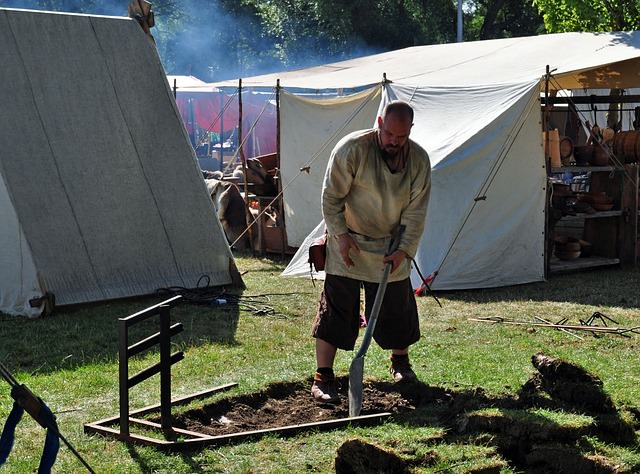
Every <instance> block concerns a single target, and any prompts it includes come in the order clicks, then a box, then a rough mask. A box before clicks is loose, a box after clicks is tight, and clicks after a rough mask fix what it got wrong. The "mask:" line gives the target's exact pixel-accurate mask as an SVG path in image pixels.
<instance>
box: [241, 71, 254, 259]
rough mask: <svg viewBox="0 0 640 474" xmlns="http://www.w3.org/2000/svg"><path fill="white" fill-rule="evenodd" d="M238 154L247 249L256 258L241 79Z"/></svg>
mask: <svg viewBox="0 0 640 474" xmlns="http://www.w3.org/2000/svg"><path fill="white" fill-rule="evenodd" d="M238 147H239V148H238V153H239V154H240V161H241V162H242V174H243V175H244V179H243V181H244V208H245V209H246V213H247V225H248V226H249V247H250V248H251V254H252V255H253V256H254V257H255V256H256V249H255V247H254V246H253V241H254V239H253V221H254V219H253V215H252V214H251V207H250V206H249V184H248V182H249V179H248V178H247V159H246V157H245V156H244V150H243V146H242V78H240V79H238Z"/></svg>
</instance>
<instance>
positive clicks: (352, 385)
mask: <svg viewBox="0 0 640 474" xmlns="http://www.w3.org/2000/svg"><path fill="white" fill-rule="evenodd" d="M403 231H404V226H399V227H398V228H397V229H396V232H395V233H394V235H393V238H392V239H391V242H390V243H389V249H388V251H387V255H389V254H391V253H393V252H394V251H395V250H396V249H397V248H398V245H400V237H401V236H402V232H403ZM390 273H391V262H388V263H386V264H385V266H384V271H383V272H382V279H381V280H380V284H379V285H378V291H377V292H376V297H375V300H374V301H373V306H372V308H371V314H370V315H369V321H368V322H367V329H366V330H365V332H364V336H363V337H362V343H361V344H360V349H358V352H357V354H356V356H355V357H354V358H353V361H351V367H349V416H350V417H353V416H358V415H360V410H362V379H363V376H364V356H365V354H366V353H367V349H368V348H369V344H370V343H371V338H372V337H373V331H374V329H375V327H376V322H377V321H378V313H379V312H380V307H381V306H382V299H383V298H384V293H385V291H386V289H387V281H388V279H389V274H390Z"/></svg>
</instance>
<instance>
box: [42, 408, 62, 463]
mask: <svg viewBox="0 0 640 474" xmlns="http://www.w3.org/2000/svg"><path fill="white" fill-rule="evenodd" d="M40 404H41V406H40V418H41V419H42V421H43V422H44V423H45V425H47V436H46V438H45V440H44V448H43V450H42V457H41V458H40V466H39V467H38V474H49V473H50V472H51V468H52V467H53V465H54V463H55V462H56V457H57V456H58V450H59V449H60V438H59V437H58V429H57V428H58V424H57V423H56V417H55V415H54V414H53V413H51V410H50V409H49V407H48V406H47V405H45V404H44V402H43V401H42V400H40Z"/></svg>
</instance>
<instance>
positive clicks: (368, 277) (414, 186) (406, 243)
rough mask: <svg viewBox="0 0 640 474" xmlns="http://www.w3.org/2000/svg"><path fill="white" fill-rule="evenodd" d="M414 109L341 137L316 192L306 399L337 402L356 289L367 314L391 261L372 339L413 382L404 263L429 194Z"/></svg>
mask: <svg viewBox="0 0 640 474" xmlns="http://www.w3.org/2000/svg"><path fill="white" fill-rule="evenodd" d="M412 126H413V109H412V108H411V106H410V105H409V104H408V103H406V102H403V101H392V102H390V103H388V104H387V105H386V107H385V108H384V110H383V112H382V115H381V116H379V117H378V127H377V128H373V129H369V130H361V131H357V132H354V133H351V134H349V135H347V136H345V137H344V138H343V139H342V140H340V142H338V144H337V145H336V147H335V148H334V149H333V151H332V153H331V158H330V160H329V163H328V165H327V170H326V173H325V177H324V183H323V190H322V213H323V216H324V221H325V224H326V228H327V234H328V239H327V259H326V266H325V273H326V277H325V281H324V287H323V291H322V294H321V296H320V301H319V305H318V313H317V315H316V318H315V321H314V323H313V328H312V335H313V337H315V338H316V364H317V369H316V373H315V375H314V382H313V385H312V387H311V394H312V396H313V397H314V399H315V400H317V401H319V402H322V403H338V402H339V397H338V391H337V385H336V383H335V376H334V373H333V363H334V359H335V355H336V351H337V349H343V350H353V348H354V346H355V342H356V339H357V337H358V331H359V327H360V318H359V316H360V288H361V287H363V288H364V294H365V314H370V311H371V308H372V306H373V302H374V298H375V295H376V291H377V288H378V283H379V282H380V276H381V274H382V268H383V267H384V266H385V264H386V263H391V273H390V276H389V283H388V284H387V287H386V292H385V295H384V299H383V300H382V304H381V306H380V312H379V316H378V320H377V324H376V326H375V330H374V332H373V339H374V340H375V341H376V342H377V343H378V345H379V346H380V347H382V348H383V349H388V350H390V351H391V374H392V376H393V379H394V380H395V381H396V382H407V381H415V380H416V374H415V373H414V372H413V370H412V368H411V364H410V363H409V346H410V345H411V344H413V343H415V342H417V341H418V340H419V338H420V327H419V322H418V310H417V305H416V301H415V294H414V292H413V289H412V286H411V281H410V278H409V275H410V271H411V258H412V257H413V256H414V255H415V252H416V250H417V248H418V244H419V241H420V237H421V235H422V231H423V229H424V223H425V219H426V216H427V206H428V203H429V196H430V191H431V164H430V161H429V155H428V154H427V152H426V151H425V150H424V149H423V148H422V147H421V146H420V145H418V144H417V143H416V142H414V141H412V140H410V139H409V134H410V132H411V127H412ZM399 226H403V227H404V232H403V234H402V237H401V239H400V243H399V246H398V248H397V250H395V251H393V252H392V253H390V254H389V255H385V251H386V250H387V248H388V247H389V241H390V239H391V236H392V235H393V234H394V231H396V230H397V228H398V227H399Z"/></svg>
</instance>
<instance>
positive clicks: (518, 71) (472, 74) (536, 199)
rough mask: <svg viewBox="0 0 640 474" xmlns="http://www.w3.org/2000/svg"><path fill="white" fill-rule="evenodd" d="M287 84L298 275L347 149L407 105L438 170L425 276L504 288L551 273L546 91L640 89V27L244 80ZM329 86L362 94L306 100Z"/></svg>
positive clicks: (293, 270) (391, 55)
mask: <svg viewBox="0 0 640 474" xmlns="http://www.w3.org/2000/svg"><path fill="white" fill-rule="evenodd" d="M547 73H549V74H548V75H547ZM277 81H279V85H280V87H281V99H280V101H281V107H280V122H281V128H280V142H281V148H280V152H281V155H280V166H281V174H282V186H283V190H284V192H283V199H284V202H285V209H286V215H285V219H286V226H287V227H286V229H287V238H288V242H289V244H290V245H292V246H300V250H299V252H298V253H297V254H296V256H295V257H294V259H293V260H292V263H291V265H289V267H288V268H287V271H285V274H289V275H296V274H308V271H309V265H308V264H307V262H306V255H305V245H306V244H307V243H308V241H309V237H310V233H313V231H314V229H315V230H316V232H318V231H321V229H322V226H321V225H320V226H318V223H319V222H320V221H321V218H322V216H321V210H320V190H321V183H322V178H323V174H324V170H325V166H326V163H327V161H328V157H329V153H330V151H331V149H332V147H333V145H334V144H335V143H336V141H337V140H338V139H339V138H340V137H341V136H342V135H344V134H345V133H347V132H349V131H350V130H353V129H355V128H365V127H370V126H372V125H373V123H374V121H375V117H376V113H377V111H379V110H380V107H382V106H383V105H384V104H385V103H386V102H387V101H388V100H390V99H393V98H401V99H405V100H407V101H409V102H410V103H411V104H412V105H413V106H414V108H415V111H416V117H415V125H414V127H413V130H412V133H411V138H413V139H414V140H416V141H417V142H418V143H420V144H421V145H422V146H423V147H424V148H426V149H427V151H428V152H429V154H430V156H431V164H432V169H433V173H432V177H433V190H432V198H431V202H430V206H429V210H428V215H427V223H426V229H425V232H424V234H423V238H422V242H421V245H420V248H419V251H418V254H417V255H416V262H417V264H418V266H419V268H420V269H421V270H422V273H423V274H425V275H426V274H429V273H432V272H435V271H437V272H438V277H437V278H436V280H435V281H434V282H433V288H435V289H462V288H473V287H476V288H481V287H494V286H504V285H510V284H518V283H526V282H532V281H540V280H543V279H544V278H545V212H546V205H545V204H546V187H547V170H546V166H547V165H546V162H545V157H544V151H543V143H542V133H541V131H542V126H541V117H542V115H541V101H540V98H541V94H542V93H544V91H545V90H546V89H547V88H548V89H550V90H560V91H564V90H574V89H579V90H584V89H608V88H630V87H637V86H638V84H639V83H640V32H628V33H625V32H618V33H563V34H549V35H541V36H535V37H522V38H510V39H499V40H489V41H477V42H467V43H454V44H443V45H429V46H416V47H410V48H406V49H402V50H398V51H391V52H387V53H382V54H377V55H372V56H367V57H362V58H358V59H354V60H349V61H344V62H340V63H333V64H327V65H322V66H317V67H313V68H310V69H304V70H299V71H292V72H282V73H275V74H270V75H263V76H257V77H250V78H243V84H245V85H246V86H248V87H254V88H255V87H265V88H268V87H273V86H274V84H276V82H277ZM230 84H231V83H225V82H221V83H216V84H215V85H216V86H217V87H222V88H224V87H227V86H229V85H230ZM329 89H333V90H335V91H341V90H342V91H348V90H353V91H359V92H358V93H357V94H355V95H348V96H344V97H334V98H332V99H329V100H322V99H318V100H313V99H309V98H308V97H307V96H306V95H301V94H300V92H301V91H306V92H309V91H311V90H316V91H326V90H329ZM301 170H305V172H301ZM414 283H416V284H418V283H419V280H418V278H417V275H414Z"/></svg>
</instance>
